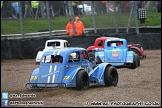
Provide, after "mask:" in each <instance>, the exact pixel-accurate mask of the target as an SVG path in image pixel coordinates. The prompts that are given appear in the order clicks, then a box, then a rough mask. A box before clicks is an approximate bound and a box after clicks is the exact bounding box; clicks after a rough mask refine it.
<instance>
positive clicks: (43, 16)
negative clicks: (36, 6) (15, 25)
mask: <svg viewBox="0 0 162 108" xmlns="http://www.w3.org/2000/svg"><path fill="white" fill-rule="evenodd" d="M39 3H40V10H41V18H45V15H44V3H43V1H39Z"/></svg>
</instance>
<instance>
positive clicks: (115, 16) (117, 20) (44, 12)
mask: <svg viewBox="0 0 162 108" xmlns="http://www.w3.org/2000/svg"><path fill="white" fill-rule="evenodd" d="M72 2H73V1H38V7H37V6H34V5H33V4H34V1H3V3H2V2H1V3H2V4H3V5H2V4H1V8H2V9H1V19H4V20H12V19H17V20H15V22H17V21H18V22H20V23H19V25H12V27H13V26H20V29H19V30H18V31H16V32H17V33H18V34H22V35H24V34H25V33H29V32H31V31H32V32H44V31H50V36H51V35H52V32H51V31H53V30H65V26H66V24H67V22H68V21H69V19H72V21H74V18H75V16H77V15H78V16H80V18H81V20H82V21H83V23H84V22H88V23H86V24H85V28H93V29H94V32H95V33H96V32H97V31H96V29H97V28H115V29H116V32H120V31H119V29H118V28H120V27H126V30H125V32H129V27H136V32H137V33H139V31H138V18H137V17H138V16H137V11H136V10H137V7H138V6H139V5H140V6H141V7H145V6H147V5H148V2H140V3H139V2H137V1H135V2H131V1H105V2H103V1H78V2H77V5H76V6H74V5H72V4H73V3H72ZM65 19H66V20H65ZM33 20H34V21H33ZM42 20H46V22H43V24H42ZM7 23H8V24H10V22H7ZM32 23H36V24H40V28H39V29H37V31H33V30H34V29H35V28H36V27H37V26H33V24H32ZM13 34H14V33H13Z"/></svg>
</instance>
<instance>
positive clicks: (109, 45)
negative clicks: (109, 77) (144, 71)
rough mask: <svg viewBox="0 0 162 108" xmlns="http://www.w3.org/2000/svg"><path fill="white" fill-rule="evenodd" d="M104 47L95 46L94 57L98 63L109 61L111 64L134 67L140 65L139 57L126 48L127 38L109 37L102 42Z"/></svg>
mask: <svg viewBox="0 0 162 108" xmlns="http://www.w3.org/2000/svg"><path fill="white" fill-rule="evenodd" d="M99 44H104V48H100V49H99V48H95V49H94V52H95V58H97V59H99V61H100V63H102V62H106V63H110V64H111V65H112V66H128V67H130V68H131V69H135V68H137V67H138V66H140V57H139V55H138V54H136V53H135V52H133V51H129V50H128V45H127V40H126V39H123V38H116V37H114V38H113V37H111V38H107V39H106V40H105V41H104V42H103V41H102V42H101V43H100V42H99Z"/></svg>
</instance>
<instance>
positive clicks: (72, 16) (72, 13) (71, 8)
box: [70, 1, 76, 36]
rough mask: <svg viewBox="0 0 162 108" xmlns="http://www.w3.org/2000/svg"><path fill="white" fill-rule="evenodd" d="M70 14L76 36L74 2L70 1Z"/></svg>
mask: <svg viewBox="0 0 162 108" xmlns="http://www.w3.org/2000/svg"><path fill="white" fill-rule="evenodd" d="M70 12H71V21H72V26H73V33H74V36H76V31H75V28H74V11H73V6H72V1H70Z"/></svg>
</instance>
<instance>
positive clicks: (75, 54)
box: [68, 52, 80, 62]
mask: <svg viewBox="0 0 162 108" xmlns="http://www.w3.org/2000/svg"><path fill="white" fill-rule="evenodd" d="M78 61H80V53H79V52H73V53H71V54H69V57H68V62H78Z"/></svg>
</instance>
